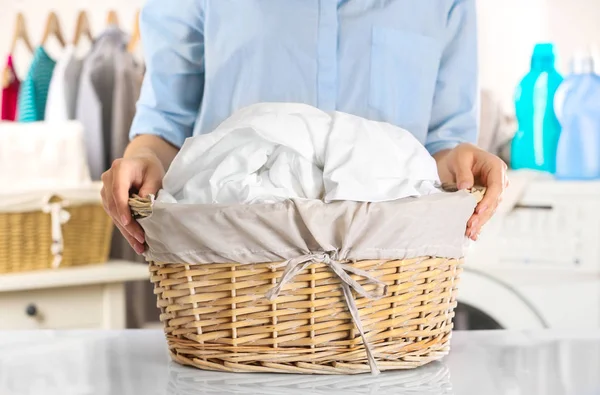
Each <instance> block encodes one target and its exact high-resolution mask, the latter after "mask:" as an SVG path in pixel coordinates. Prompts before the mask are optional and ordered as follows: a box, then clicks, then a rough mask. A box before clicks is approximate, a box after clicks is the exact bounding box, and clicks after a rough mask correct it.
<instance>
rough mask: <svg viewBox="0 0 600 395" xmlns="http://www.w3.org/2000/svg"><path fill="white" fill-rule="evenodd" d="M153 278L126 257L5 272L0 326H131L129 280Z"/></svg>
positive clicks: (0, 281)
mask: <svg viewBox="0 0 600 395" xmlns="http://www.w3.org/2000/svg"><path fill="white" fill-rule="evenodd" d="M148 278H149V273H148V268H147V266H146V265H144V264H139V263H129V262H122V261H111V262H108V263H106V264H104V265H90V266H82V267H77V268H65V269H57V270H44V271H35V272H27V273H14V274H6V275H1V276H0V330H7V329H79V328H94V329H122V328H125V282H127V281H134V280H147V279H148Z"/></svg>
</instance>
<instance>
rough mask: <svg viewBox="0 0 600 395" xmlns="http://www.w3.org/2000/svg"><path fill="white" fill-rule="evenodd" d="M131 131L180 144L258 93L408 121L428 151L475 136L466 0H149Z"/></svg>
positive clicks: (470, 4)
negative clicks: (141, 80) (143, 63)
mask: <svg viewBox="0 0 600 395" xmlns="http://www.w3.org/2000/svg"><path fill="white" fill-rule="evenodd" d="M140 27H141V33H142V40H143V48H144V56H145V59H146V67H147V71H146V76H145V79H144V83H143V87H142V92H141V96H140V99H139V102H138V105H137V115H136V117H135V120H134V123H133V126H132V129H131V137H134V136H136V135H139V134H154V135H158V136H161V137H162V138H164V139H165V140H167V141H169V142H170V143H172V144H174V145H175V146H178V147H180V146H181V145H182V144H183V141H184V140H185V138H187V137H190V136H192V135H196V134H201V133H208V132H210V131H212V130H213V129H214V128H215V127H216V126H217V125H218V124H219V123H220V122H222V121H223V120H225V119H226V118H227V117H229V116H230V115H231V114H232V113H233V112H234V111H236V110H237V109H239V108H242V107H245V106H247V105H250V104H254V103H258V102H300V103H306V104H310V105H312V106H315V107H318V108H320V109H322V110H326V111H331V110H338V111H343V112H347V113H351V114H355V115H358V116H361V117H364V118H368V119H372V120H376V121H385V122H389V123H392V124H395V125H398V126H400V127H402V128H404V129H407V130H408V131H410V132H411V133H413V134H414V135H415V137H417V139H419V141H421V142H422V143H423V144H424V145H425V146H426V147H427V149H428V150H429V152H430V153H432V154H433V153H436V152H438V151H440V150H442V149H446V148H453V147H454V146H456V145H457V144H458V143H461V142H471V143H475V141H476V138H477V123H478V83H477V38H476V17H475V0H178V1H165V0H148V1H147V3H146V5H145V7H144V8H143V10H142V13H141V17H140Z"/></svg>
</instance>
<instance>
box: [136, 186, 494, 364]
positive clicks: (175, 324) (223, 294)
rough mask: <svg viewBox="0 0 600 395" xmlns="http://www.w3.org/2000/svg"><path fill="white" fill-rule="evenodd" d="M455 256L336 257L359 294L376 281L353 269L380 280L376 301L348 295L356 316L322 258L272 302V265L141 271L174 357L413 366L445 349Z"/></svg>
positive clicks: (277, 271) (162, 266) (275, 271)
mask: <svg viewBox="0 0 600 395" xmlns="http://www.w3.org/2000/svg"><path fill="white" fill-rule="evenodd" d="M478 192H482V191H481V190H479V191H478ZM479 195H482V193H479ZM479 197H481V196H479ZM130 204H131V206H132V209H133V211H134V214H136V215H137V216H147V215H149V214H150V213H151V208H150V201H149V200H146V199H139V198H137V199H132V200H130ZM461 263H462V261H461V259H442V258H435V257H422V258H416V259H408V260H367V261H358V262H344V263H343V265H344V266H345V267H351V268H354V269H358V270H354V271H352V270H351V271H350V273H355V274H351V275H350V277H351V278H352V279H353V280H355V281H356V282H358V284H360V285H361V286H362V287H363V289H364V290H366V291H367V292H370V293H372V292H375V291H376V290H377V288H378V286H379V284H375V283H374V282H373V281H370V280H369V279H367V278H365V277H364V275H360V273H368V274H369V275H370V276H371V277H372V278H375V279H377V280H378V281H379V282H381V283H384V284H385V286H386V287H387V291H386V292H385V295H384V296H383V297H380V298H377V299H371V298H368V297H364V296H361V295H359V294H358V293H356V292H353V294H354V295H353V296H354V303H355V306H356V310H357V314H358V317H353V316H352V314H351V313H350V310H351V309H350V308H349V305H348V298H347V297H346V296H345V295H344V284H342V282H341V281H340V277H339V275H337V274H335V273H334V272H333V271H332V270H331V269H332V268H331V267H328V266H327V265H325V264H324V263H318V262H315V263H313V264H309V265H307V266H304V270H301V271H298V272H297V273H295V274H294V276H292V277H291V278H290V279H289V280H290V281H288V282H287V283H286V284H285V286H284V287H283V289H282V292H281V294H279V295H278V296H277V297H275V298H273V299H272V300H268V299H267V298H266V297H265V294H267V293H268V292H269V291H270V290H272V289H273V287H274V286H276V285H277V284H278V283H280V282H281V280H282V276H285V273H284V269H285V268H284V267H276V266H277V265H276V264H275V265H274V264H273V263H256V264H238V263H225V264H221V263H216V264H207V265H189V264H183V263H177V262H150V272H151V281H152V282H153V283H154V285H155V294H156V295H157V298H158V307H159V308H160V309H161V311H162V314H161V316H160V319H161V321H162V322H163V323H164V330H165V333H166V337H167V341H168V344H169V349H170V352H171V356H172V358H173V359H174V360H175V361H177V362H179V363H181V364H184V365H191V366H195V367H197V368H201V369H206V370H218V371H229V372H282V373H316V374H353V373H363V372H368V371H372V372H373V371H374V370H377V368H378V369H380V370H391V369H409V368H414V367H417V366H420V365H423V364H426V363H428V362H430V361H434V360H437V359H440V358H441V357H443V356H444V355H446V354H447V353H448V350H449V340H450V334H451V331H452V318H453V316H454V313H453V309H454V308H455V306H456V291H457V285H458V281H459V275H460V273H461ZM356 273H359V274H356ZM354 289H355V290H356V288H354ZM348 292H351V291H348ZM361 326H362V328H361ZM361 329H362V331H361ZM361 332H362V333H364V337H363V336H361ZM365 343H367V345H366V346H365ZM369 355H372V356H373V359H374V361H375V362H374V361H373V360H372V361H371V362H370V361H369ZM374 365H376V367H374Z"/></svg>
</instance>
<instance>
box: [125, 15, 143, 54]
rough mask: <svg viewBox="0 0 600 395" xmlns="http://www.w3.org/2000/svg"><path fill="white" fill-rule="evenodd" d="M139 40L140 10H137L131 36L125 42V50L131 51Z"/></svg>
mask: <svg viewBox="0 0 600 395" xmlns="http://www.w3.org/2000/svg"><path fill="white" fill-rule="evenodd" d="M139 41H140V11H139V10H138V11H137V12H136V13H135V21H134V23H133V31H132V33H131V38H130V39H129V43H128V44H127V51H128V52H130V53H133V52H134V51H135V49H136V48H137V46H138V42H139Z"/></svg>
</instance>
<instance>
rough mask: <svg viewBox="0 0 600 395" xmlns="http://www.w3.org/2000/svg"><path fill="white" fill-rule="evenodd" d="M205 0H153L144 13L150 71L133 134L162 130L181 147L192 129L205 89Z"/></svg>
mask: <svg viewBox="0 0 600 395" xmlns="http://www.w3.org/2000/svg"><path fill="white" fill-rule="evenodd" d="M203 24H204V15H203V7H202V1H200V0H182V1H178V2H176V3H173V2H168V1H165V0H148V1H147V2H146V5H145V6H144V8H143V9H142V11H141V13H140V33H141V38H142V47H143V52H144V59H145V61H146V74H145V76H144V81H143V83H142V90H141V93H140V98H139V100H138V102H137V111H136V115H135V117H134V120H133V124H132V127H131V130H130V133H129V137H130V139H133V138H134V137H135V136H138V135H141V134H151V135H156V136H160V137H162V138H163V139H165V140H166V141H168V142H169V143H171V144H173V145H175V146H177V147H181V146H182V145H183V142H184V140H185V139H186V138H187V137H190V136H191V135H192V131H193V128H194V123H195V122H196V118H197V116H198V113H199V110H200V104H201V101H202V94H203V90H204V34H203V30H204V28H203Z"/></svg>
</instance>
